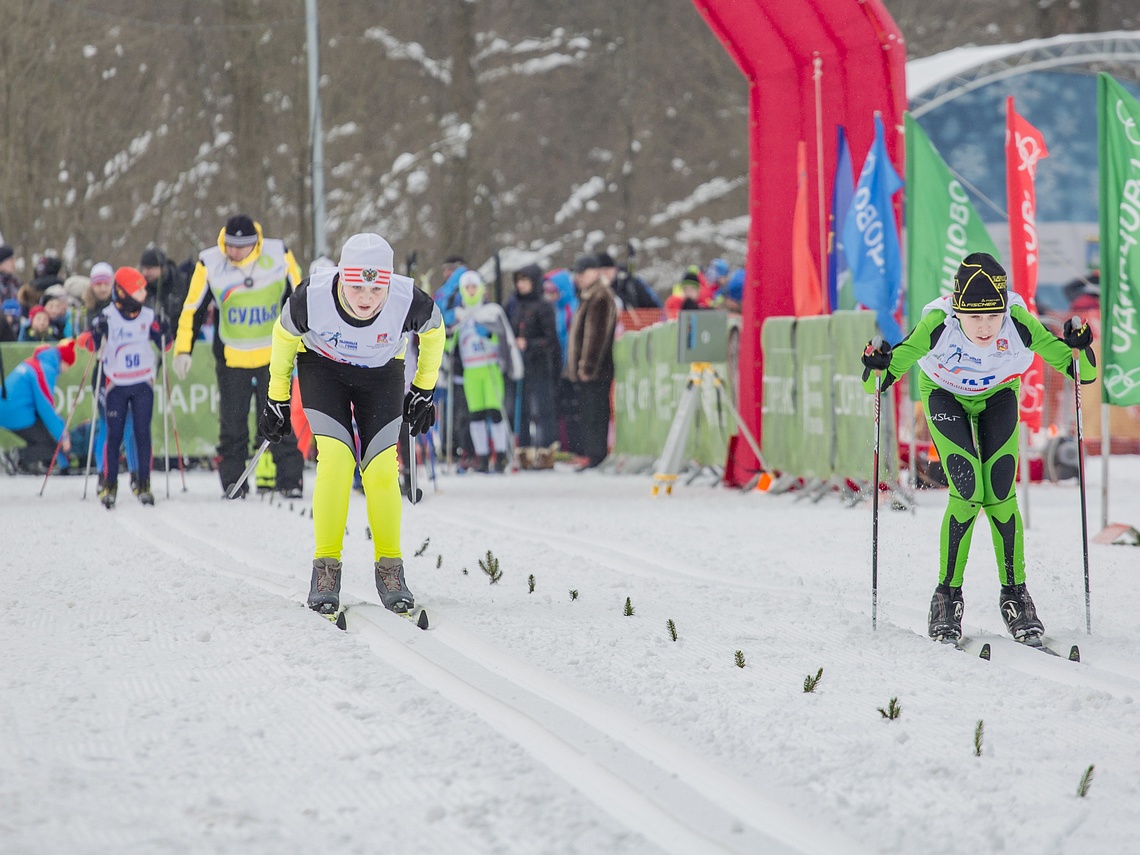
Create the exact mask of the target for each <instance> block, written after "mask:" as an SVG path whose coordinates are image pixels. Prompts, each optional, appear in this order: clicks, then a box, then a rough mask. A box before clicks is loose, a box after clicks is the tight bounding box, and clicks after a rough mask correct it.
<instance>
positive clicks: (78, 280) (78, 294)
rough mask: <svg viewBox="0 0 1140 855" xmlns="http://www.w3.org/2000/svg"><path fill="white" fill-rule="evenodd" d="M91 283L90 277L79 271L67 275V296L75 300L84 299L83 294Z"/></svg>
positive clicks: (65, 283) (65, 286)
mask: <svg viewBox="0 0 1140 855" xmlns="http://www.w3.org/2000/svg"><path fill="white" fill-rule="evenodd" d="M90 284H91V279H90V277H87V276H83V275H82V274H79V273H73V274H71V275H70V276H68V277H67V279H65V280H64V282H63V290H64V291H66V292H67V296H68V297H70V298H71V299H72V300H73V301H79V300H82V299H83V294H84V292H85V291H86V290H87V286H89V285H90Z"/></svg>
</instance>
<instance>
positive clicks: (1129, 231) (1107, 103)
mask: <svg viewBox="0 0 1140 855" xmlns="http://www.w3.org/2000/svg"><path fill="white" fill-rule="evenodd" d="M1097 138H1098V140H1099V142H1100V153H1099V155H1100V156H1099V161H1100V258H1101V273H1100V276H1101V289H1102V291H1101V302H1100V316H1101V336H1102V338H1103V341H1102V343H1101V355H1102V357H1103V361H1104V367H1103V371H1104V382H1103V384H1102V386H1101V388H1102V389H1103V390H1104V391H1103V393H1102V395H1103V400H1104V402H1105V403H1106V404H1115V405H1117V406H1121V407H1126V406H1132V405H1135V404H1140V326H1138V324H1137V311H1138V310H1140V102H1137V101H1136V99H1135V98H1133V97H1132V96H1131V95H1130V94H1128V92H1127V91H1126V90H1125V89H1124V88H1123V87H1122V86H1121V85H1120V84H1119V83H1117V82H1116V81H1115V80H1113V79H1112V77H1110V76H1109V75H1107V74H1105V73H1103V72H1101V73H1100V74H1098V75H1097Z"/></svg>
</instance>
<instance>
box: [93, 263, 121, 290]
mask: <svg viewBox="0 0 1140 855" xmlns="http://www.w3.org/2000/svg"><path fill="white" fill-rule="evenodd" d="M114 280H115V268H113V267H112V266H111V265H109V264H108V263H107V262H105V261H99V262H97V263H96V264H94V265H93V266H92V267H91V284H92V285H95V284H97V283H99V282H113V281H114Z"/></svg>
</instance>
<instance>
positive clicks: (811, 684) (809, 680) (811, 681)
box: [804, 668, 823, 693]
mask: <svg viewBox="0 0 1140 855" xmlns="http://www.w3.org/2000/svg"><path fill="white" fill-rule="evenodd" d="M822 679H823V669H822V668H820V669H819V670H818V671H816V672H815V676H814V677H813V676H812V675H811V674H808V675H807V676H806V677H804V692H805V693H807V692H814V691H815V687H816V686H818V685H819V681H820V680H822Z"/></svg>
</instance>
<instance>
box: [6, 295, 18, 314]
mask: <svg viewBox="0 0 1140 855" xmlns="http://www.w3.org/2000/svg"><path fill="white" fill-rule="evenodd" d="M3 309H4V314H5V315H18V314H20V313H21V309H20V301H19V300H17V299H16V298H15V297H9V298H8V299H7V300H5V301H4V304H3Z"/></svg>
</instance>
